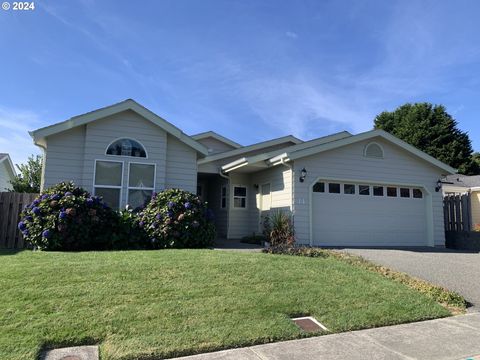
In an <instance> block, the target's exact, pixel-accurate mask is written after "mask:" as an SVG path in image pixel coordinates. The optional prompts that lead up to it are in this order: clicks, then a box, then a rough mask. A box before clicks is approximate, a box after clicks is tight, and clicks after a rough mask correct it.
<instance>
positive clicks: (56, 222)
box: [18, 182, 118, 251]
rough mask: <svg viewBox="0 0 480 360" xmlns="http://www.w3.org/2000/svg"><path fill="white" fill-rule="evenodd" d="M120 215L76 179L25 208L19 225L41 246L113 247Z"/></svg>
mask: <svg viewBox="0 0 480 360" xmlns="http://www.w3.org/2000/svg"><path fill="white" fill-rule="evenodd" d="M117 224H118V215H117V214H116V212H115V211H113V210H112V209H111V208H109V207H108V206H107V204H106V203H104V202H103V200H102V198H100V197H96V196H91V195H90V194H89V193H88V192H87V191H86V190H84V189H81V188H79V187H76V186H75V185H74V184H73V183H72V182H62V183H60V184H57V185H55V186H53V187H51V188H49V189H47V190H45V191H44V192H43V193H42V194H41V195H40V196H39V197H37V198H36V199H35V200H34V201H33V202H32V203H31V204H30V205H28V206H27V207H26V208H25V209H24V210H23V212H22V220H21V221H20V222H19V223H18V228H19V229H20V230H21V231H22V233H23V236H24V238H25V240H26V241H27V242H29V243H30V244H32V245H33V246H34V247H35V248H37V249H41V250H66V251H69V250H70V251H71V250H101V249H106V248H110V247H111V246H112V241H114V240H115V239H117V238H118V236H114V235H115V234H114V233H115V229H116V228H117V226H116V225H117Z"/></svg>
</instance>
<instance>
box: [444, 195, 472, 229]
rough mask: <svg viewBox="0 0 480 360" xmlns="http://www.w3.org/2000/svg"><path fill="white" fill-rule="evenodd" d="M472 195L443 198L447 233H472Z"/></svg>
mask: <svg viewBox="0 0 480 360" xmlns="http://www.w3.org/2000/svg"><path fill="white" fill-rule="evenodd" d="M471 205H472V204H471V198H470V194H463V195H447V196H445V197H444V198H443V216H444V219H445V230H446V231H472V206H471Z"/></svg>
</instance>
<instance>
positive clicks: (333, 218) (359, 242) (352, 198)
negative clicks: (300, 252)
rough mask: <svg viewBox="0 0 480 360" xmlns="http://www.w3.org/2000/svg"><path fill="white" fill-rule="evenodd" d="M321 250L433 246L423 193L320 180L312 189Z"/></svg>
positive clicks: (316, 238) (315, 230) (316, 242)
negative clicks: (336, 247)
mask: <svg viewBox="0 0 480 360" xmlns="http://www.w3.org/2000/svg"><path fill="white" fill-rule="evenodd" d="M312 192H313V193H312V201H313V204H312V222H313V223H312V232H313V233H312V236H313V243H314V245H316V246H427V245H428V241H427V221H426V208H425V206H426V201H425V194H424V192H423V191H422V190H421V189H420V188H412V187H403V186H396V185H393V184H392V185H378V184H374V183H373V184H372V183H370V184H369V183H350V182H331V181H330V182H329V181H319V182H317V183H316V184H315V185H314V186H313V189H312Z"/></svg>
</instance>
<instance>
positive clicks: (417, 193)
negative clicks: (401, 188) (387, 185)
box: [413, 189, 423, 199]
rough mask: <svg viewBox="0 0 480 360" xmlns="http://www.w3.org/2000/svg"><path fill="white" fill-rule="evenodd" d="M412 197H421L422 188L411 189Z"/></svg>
mask: <svg viewBox="0 0 480 360" xmlns="http://www.w3.org/2000/svg"><path fill="white" fill-rule="evenodd" d="M413 197H414V198H415V199H421V198H423V193H422V190H420V189H413Z"/></svg>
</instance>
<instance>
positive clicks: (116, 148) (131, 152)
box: [107, 138, 147, 158]
mask: <svg viewBox="0 0 480 360" xmlns="http://www.w3.org/2000/svg"><path fill="white" fill-rule="evenodd" d="M107 155H118V156H132V157H141V158H146V157H147V152H146V151H145V148H144V147H143V145H142V144H140V143H139V142H138V141H135V140H132V139H126V138H125V139H118V140H115V141H114V142H112V143H111V144H110V145H109V146H108V148H107Z"/></svg>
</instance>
